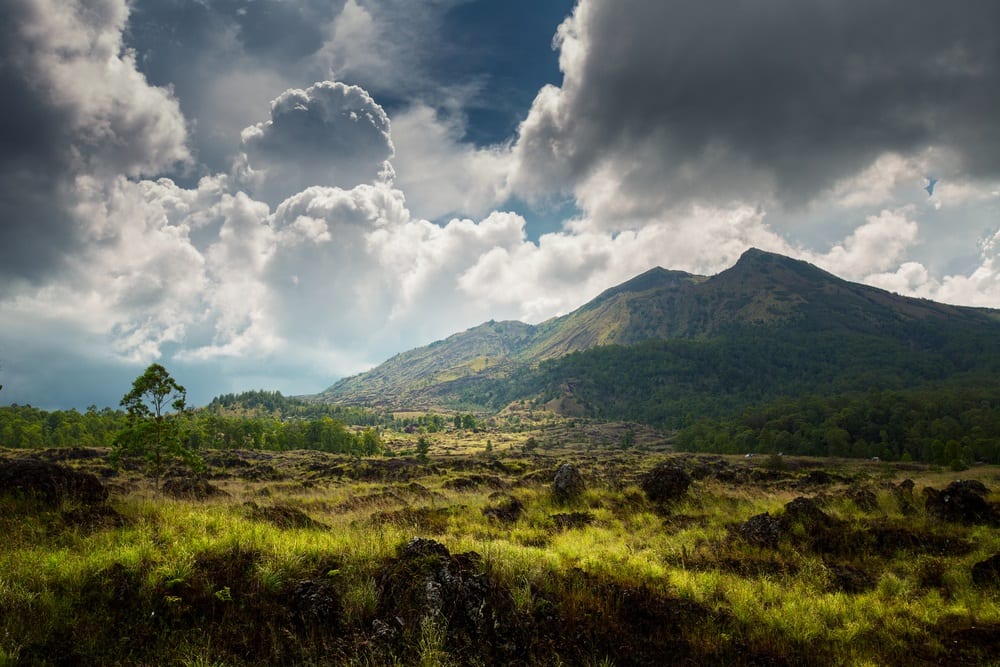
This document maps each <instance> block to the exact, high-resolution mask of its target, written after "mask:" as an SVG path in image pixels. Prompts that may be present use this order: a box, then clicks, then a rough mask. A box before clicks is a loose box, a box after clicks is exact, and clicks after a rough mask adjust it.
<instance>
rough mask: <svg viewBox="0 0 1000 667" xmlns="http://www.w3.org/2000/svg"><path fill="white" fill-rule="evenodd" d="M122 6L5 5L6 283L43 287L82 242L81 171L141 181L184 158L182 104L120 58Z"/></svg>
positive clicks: (1, 55) (0, 41)
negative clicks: (75, 194)
mask: <svg viewBox="0 0 1000 667" xmlns="http://www.w3.org/2000/svg"><path fill="white" fill-rule="evenodd" d="M125 12H126V8H125V4H124V2H122V1H121V0H93V1H92V2H87V3H85V4H83V3H80V2H66V3H61V4H60V5H59V11H58V12H56V11H55V10H54V9H53V8H52V7H51V6H50V5H49V3H48V2H46V1H45V0H10V1H9V2H4V3H2V4H0V99H2V100H3V105H2V106H0V277H2V278H3V281H2V283H3V287H10V285H11V284H12V283H13V282H14V281H16V280H17V279H23V280H28V281H35V280H38V279H40V278H41V277H43V276H44V275H45V274H46V273H47V272H48V271H49V270H51V269H52V268H53V267H55V266H56V265H58V264H59V262H60V258H61V257H62V256H63V255H64V254H65V253H66V252H67V251H68V250H69V249H71V248H72V247H73V246H74V244H75V243H76V242H77V241H78V240H79V239H78V235H77V230H76V229H75V228H74V226H73V225H72V223H71V215H70V213H69V209H70V208H71V206H72V201H71V200H70V198H69V197H68V195H69V193H70V192H71V191H72V189H73V182H74V178H75V177H76V176H78V175H80V174H83V173H94V174H112V173H127V174H130V175H140V174H144V173H148V172H150V171H152V170H155V169H157V168H159V167H162V166H163V165H167V164H171V163H174V162H176V161H179V160H183V159H184V158H185V157H186V156H187V152H186V149H185V147H184V136H185V128H184V122H183V119H182V118H181V117H180V114H179V113H178V112H177V108H176V105H175V104H174V102H173V101H172V100H171V99H170V98H169V96H168V95H167V94H166V93H165V92H164V91H163V90H158V89H153V88H150V87H149V86H147V85H146V82H145V81H143V80H142V78H141V77H140V76H139V75H138V74H137V73H136V72H135V70H134V69H132V66H131V62H130V61H129V60H128V58H127V56H126V57H125V58H124V59H122V58H121V57H120V53H119V49H118V40H117V37H118V34H119V31H120V29H121V22H122V21H123V20H124V16H125Z"/></svg>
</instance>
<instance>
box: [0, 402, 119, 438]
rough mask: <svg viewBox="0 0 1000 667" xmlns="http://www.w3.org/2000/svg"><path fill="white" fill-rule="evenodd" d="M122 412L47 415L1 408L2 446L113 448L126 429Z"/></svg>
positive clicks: (25, 407) (20, 408) (22, 407)
mask: <svg viewBox="0 0 1000 667" xmlns="http://www.w3.org/2000/svg"><path fill="white" fill-rule="evenodd" d="M125 422H126V416H125V413H124V412H121V411H120V410H112V409H111V408H104V409H103V410H98V409H97V407H96V406H90V407H89V408H87V410H86V412H83V413H81V412H78V411H76V410H54V411H52V412H47V411H45V410H41V409H39V408H35V407H32V406H30V405H11V406H6V407H0V445H2V446H4V447H15V448H39V447H71V446H79V447H109V446H111V443H112V442H113V441H114V438H115V436H116V435H117V434H118V432H119V431H121V429H122V428H124V426H125Z"/></svg>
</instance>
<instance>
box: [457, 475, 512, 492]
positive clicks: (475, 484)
mask: <svg viewBox="0 0 1000 667" xmlns="http://www.w3.org/2000/svg"><path fill="white" fill-rule="evenodd" d="M441 486H443V487H444V488H446V489H451V490H452V491H471V490H472V489H478V488H479V487H481V486H486V487H489V488H491V489H506V488H509V486H510V485H509V484H507V482H505V481H503V480H502V479H500V478H499V477H497V476H496V475H467V476H463V477H456V478H454V479H449V480H447V481H446V482H445V483H444V484H442V485H441Z"/></svg>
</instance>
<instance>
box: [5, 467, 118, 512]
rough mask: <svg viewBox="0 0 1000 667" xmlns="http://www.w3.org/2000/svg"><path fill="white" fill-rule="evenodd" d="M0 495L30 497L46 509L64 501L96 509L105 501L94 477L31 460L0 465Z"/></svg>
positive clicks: (104, 493)
mask: <svg viewBox="0 0 1000 667" xmlns="http://www.w3.org/2000/svg"><path fill="white" fill-rule="evenodd" d="M0 494H4V495H13V496H23V497H30V498H34V499H37V500H39V501H41V502H43V503H46V504H49V505H56V504H58V503H60V502H62V501H63V500H76V501H79V502H81V503H85V504H91V505H97V504H100V503H103V502H104V501H106V500H107V499H108V491H107V489H105V488H104V485H103V484H101V481H100V480H99V479H97V477H96V476H95V475H92V474H90V473H85V472H80V471H78V470H74V469H72V468H67V467H65V466H61V465H59V464H58V463H49V462H47V461H36V460H34V459H15V460H13V461H3V462H0Z"/></svg>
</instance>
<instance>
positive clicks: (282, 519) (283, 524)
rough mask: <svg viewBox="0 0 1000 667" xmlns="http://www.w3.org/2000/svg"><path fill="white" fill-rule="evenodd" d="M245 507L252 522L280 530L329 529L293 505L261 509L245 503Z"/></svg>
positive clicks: (271, 506)
mask: <svg viewBox="0 0 1000 667" xmlns="http://www.w3.org/2000/svg"><path fill="white" fill-rule="evenodd" d="M243 506H244V507H245V508H247V512H248V514H249V517H250V518H251V519H252V520H254V521H264V522H266V523H270V524H272V525H274V526H277V527H278V528H320V529H327V528H329V526H327V525H326V524H323V523H320V522H319V521H316V520H314V519H313V518H312V517H310V516H309V515H308V514H306V513H305V512H303V511H302V510H300V509H297V508H295V507H292V506H291V505H285V504H277V505H269V506H265V507H260V506H258V505H257V503H255V502H253V501H249V502H246V503H243Z"/></svg>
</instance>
